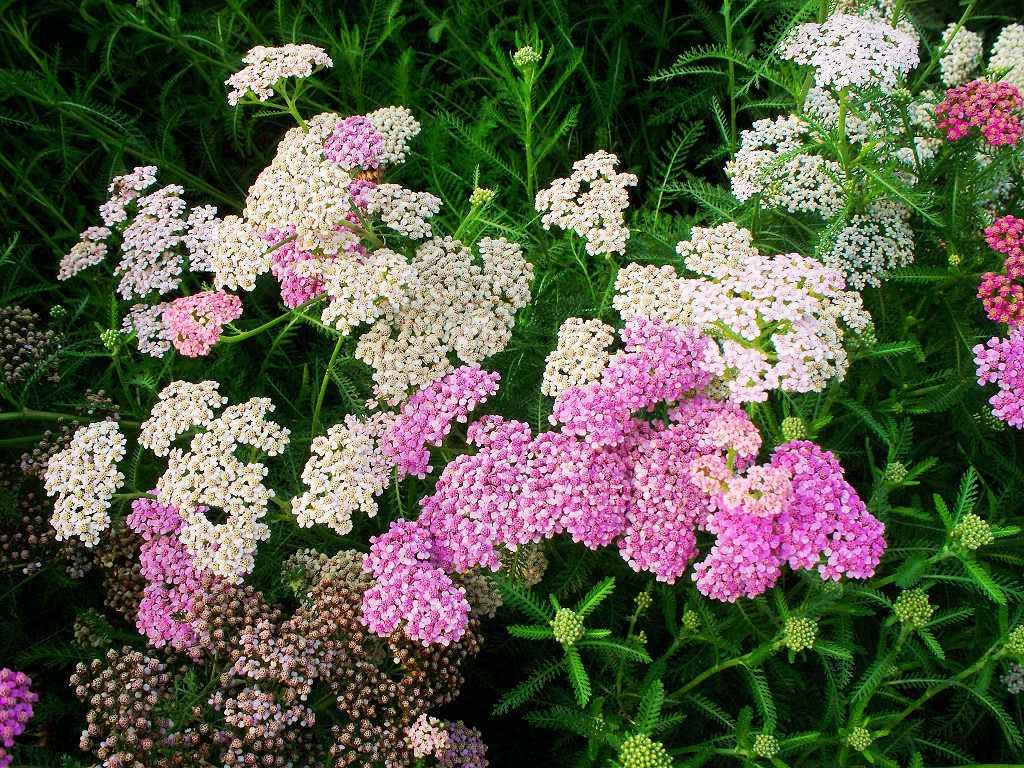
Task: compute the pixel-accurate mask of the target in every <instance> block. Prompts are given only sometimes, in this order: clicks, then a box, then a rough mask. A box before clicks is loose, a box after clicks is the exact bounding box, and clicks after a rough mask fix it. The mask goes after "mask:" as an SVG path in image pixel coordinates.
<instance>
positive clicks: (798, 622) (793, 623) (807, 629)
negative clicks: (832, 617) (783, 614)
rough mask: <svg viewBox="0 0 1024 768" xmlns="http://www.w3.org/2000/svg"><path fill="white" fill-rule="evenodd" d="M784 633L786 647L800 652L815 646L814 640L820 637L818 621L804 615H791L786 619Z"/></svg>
mask: <svg viewBox="0 0 1024 768" xmlns="http://www.w3.org/2000/svg"><path fill="white" fill-rule="evenodd" d="M783 634H784V636H785V642H786V647H787V648H789V650H791V651H793V652H794V653H800V651H804V650H807V649H808V648H813V647H814V641H815V639H816V638H817V637H818V622H816V621H815V620H814V619H808V618H804V617H797V616H793V617H790V618H788V619H786V626H785V627H784V628H783Z"/></svg>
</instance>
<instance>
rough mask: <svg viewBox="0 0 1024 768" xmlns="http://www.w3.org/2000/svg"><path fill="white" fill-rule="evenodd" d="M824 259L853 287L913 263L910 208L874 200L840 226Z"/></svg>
mask: <svg viewBox="0 0 1024 768" xmlns="http://www.w3.org/2000/svg"><path fill="white" fill-rule="evenodd" d="M824 262H825V265H826V266H828V267H832V268H833V269H836V270H838V271H839V272H841V273H843V274H845V275H846V282H847V284H848V285H849V286H850V287H851V288H854V289H856V290H862V289H863V288H864V287H865V286H869V285H871V286H877V285H879V284H881V281H882V279H884V277H885V275H886V273H887V272H889V271H890V270H893V269H900V268H901V267H906V266H908V265H910V264H913V263H914V230H913V229H912V228H911V226H910V211H909V210H907V208H906V207H905V206H904V205H901V204H900V203H897V202H894V201H892V200H888V199H884V198H883V199H880V200H876V201H874V202H873V203H872V204H871V205H870V206H868V208H867V210H866V211H865V212H864V213H861V214H857V215H856V216H853V217H852V218H851V219H850V221H849V223H848V224H847V225H846V226H845V227H843V229H842V230H840V232H839V235H838V236H837V237H836V241H835V244H834V245H833V247H832V249H831V250H830V251H829V252H828V253H826V254H825V258H824Z"/></svg>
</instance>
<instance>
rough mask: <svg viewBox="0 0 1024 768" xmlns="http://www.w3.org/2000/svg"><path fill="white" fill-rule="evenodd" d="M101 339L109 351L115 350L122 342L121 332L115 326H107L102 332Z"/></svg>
mask: <svg viewBox="0 0 1024 768" xmlns="http://www.w3.org/2000/svg"><path fill="white" fill-rule="evenodd" d="M100 341H102V342H103V346H104V347H106V348H107V350H108V351H110V352H113V351H114V350H115V349H117V348H118V346H119V345H120V343H121V332H120V331H118V330H115V329H114V328H107V329H105V330H103V331H101V332H100Z"/></svg>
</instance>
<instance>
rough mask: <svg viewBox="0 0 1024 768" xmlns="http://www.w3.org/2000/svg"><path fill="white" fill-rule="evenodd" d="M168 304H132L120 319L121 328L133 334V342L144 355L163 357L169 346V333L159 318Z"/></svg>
mask: <svg viewBox="0 0 1024 768" xmlns="http://www.w3.org/2000/svg"><path fill="white" fill-rule="evenodd" d="M168 306H170V303H169V302H161V303H160V304H133V305H132V308H131V309H130V310H129V311H128V314H127V315H126V316H125V318H124V320H122V321H121V330H122V331H123V332H124V333H134V334H135V344H136V346H137V347H138V348H139V351H140V352H142V353H143V354H144V355H149V356H150V357H163V356H164V355H165V354H167V352H168V351H169V350H170V348H171V341H170V334H169V333H168V332H167V329H166V328H165V327H164V324H163V320H162V319H161V315H162V314H163V311H164V310H165V309H167V307H168Z"/></svg>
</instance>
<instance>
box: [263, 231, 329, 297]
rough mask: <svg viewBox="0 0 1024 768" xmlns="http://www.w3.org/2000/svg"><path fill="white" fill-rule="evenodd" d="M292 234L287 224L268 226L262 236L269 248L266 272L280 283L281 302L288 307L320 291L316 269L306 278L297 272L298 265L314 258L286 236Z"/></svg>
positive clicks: (322, 286) (322, 284)
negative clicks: (283, 226)
mask: <svg viewBox="0 0 1024 768" xmlns="http://www.w3.org/2000/svg"><path fill="white" fill-rule="evenodd" d="M294 234H295V228H294V227H289V228H288V229H284V230H282V229H269V230H267V233H266V234H265V235H264V236H263V239H264V240H266V241H267V243H269V244H270V245H271V246H272V247H273V250H272V251H271V253H270V272H271V274H273V276H274V277H276V278H277V282H278V283H280V285H281V301H282V302H283V303H284V305H285V306H286V307H288V308H289V309H294V308H295V307H297V306H299V305H301V304H305V303H306V302H307V301H309V300H310V299H312V298H313V297H315V296H319V295H320V294H321V293H323V291H324V282H323V280H322V279H321V277H320V276H319V274H318V273H319V269H318V268H314V270H313V271H312V275H311V276H310V277H306V276H305V275H302V274H300V271H299V270H298V265H299V264H302V263H303V262H306V261H315V260H316V256H314V255H313V253H312V252H311V251H303V250H301V249H300V248H299V246H298V244H297V243H296V242H295V240H291V239H290V238H291V237H292V236H293V235H294ZM286 241H287V242H286ZM314 266H315V267H318V266H319V265H314Z"/></svg>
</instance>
